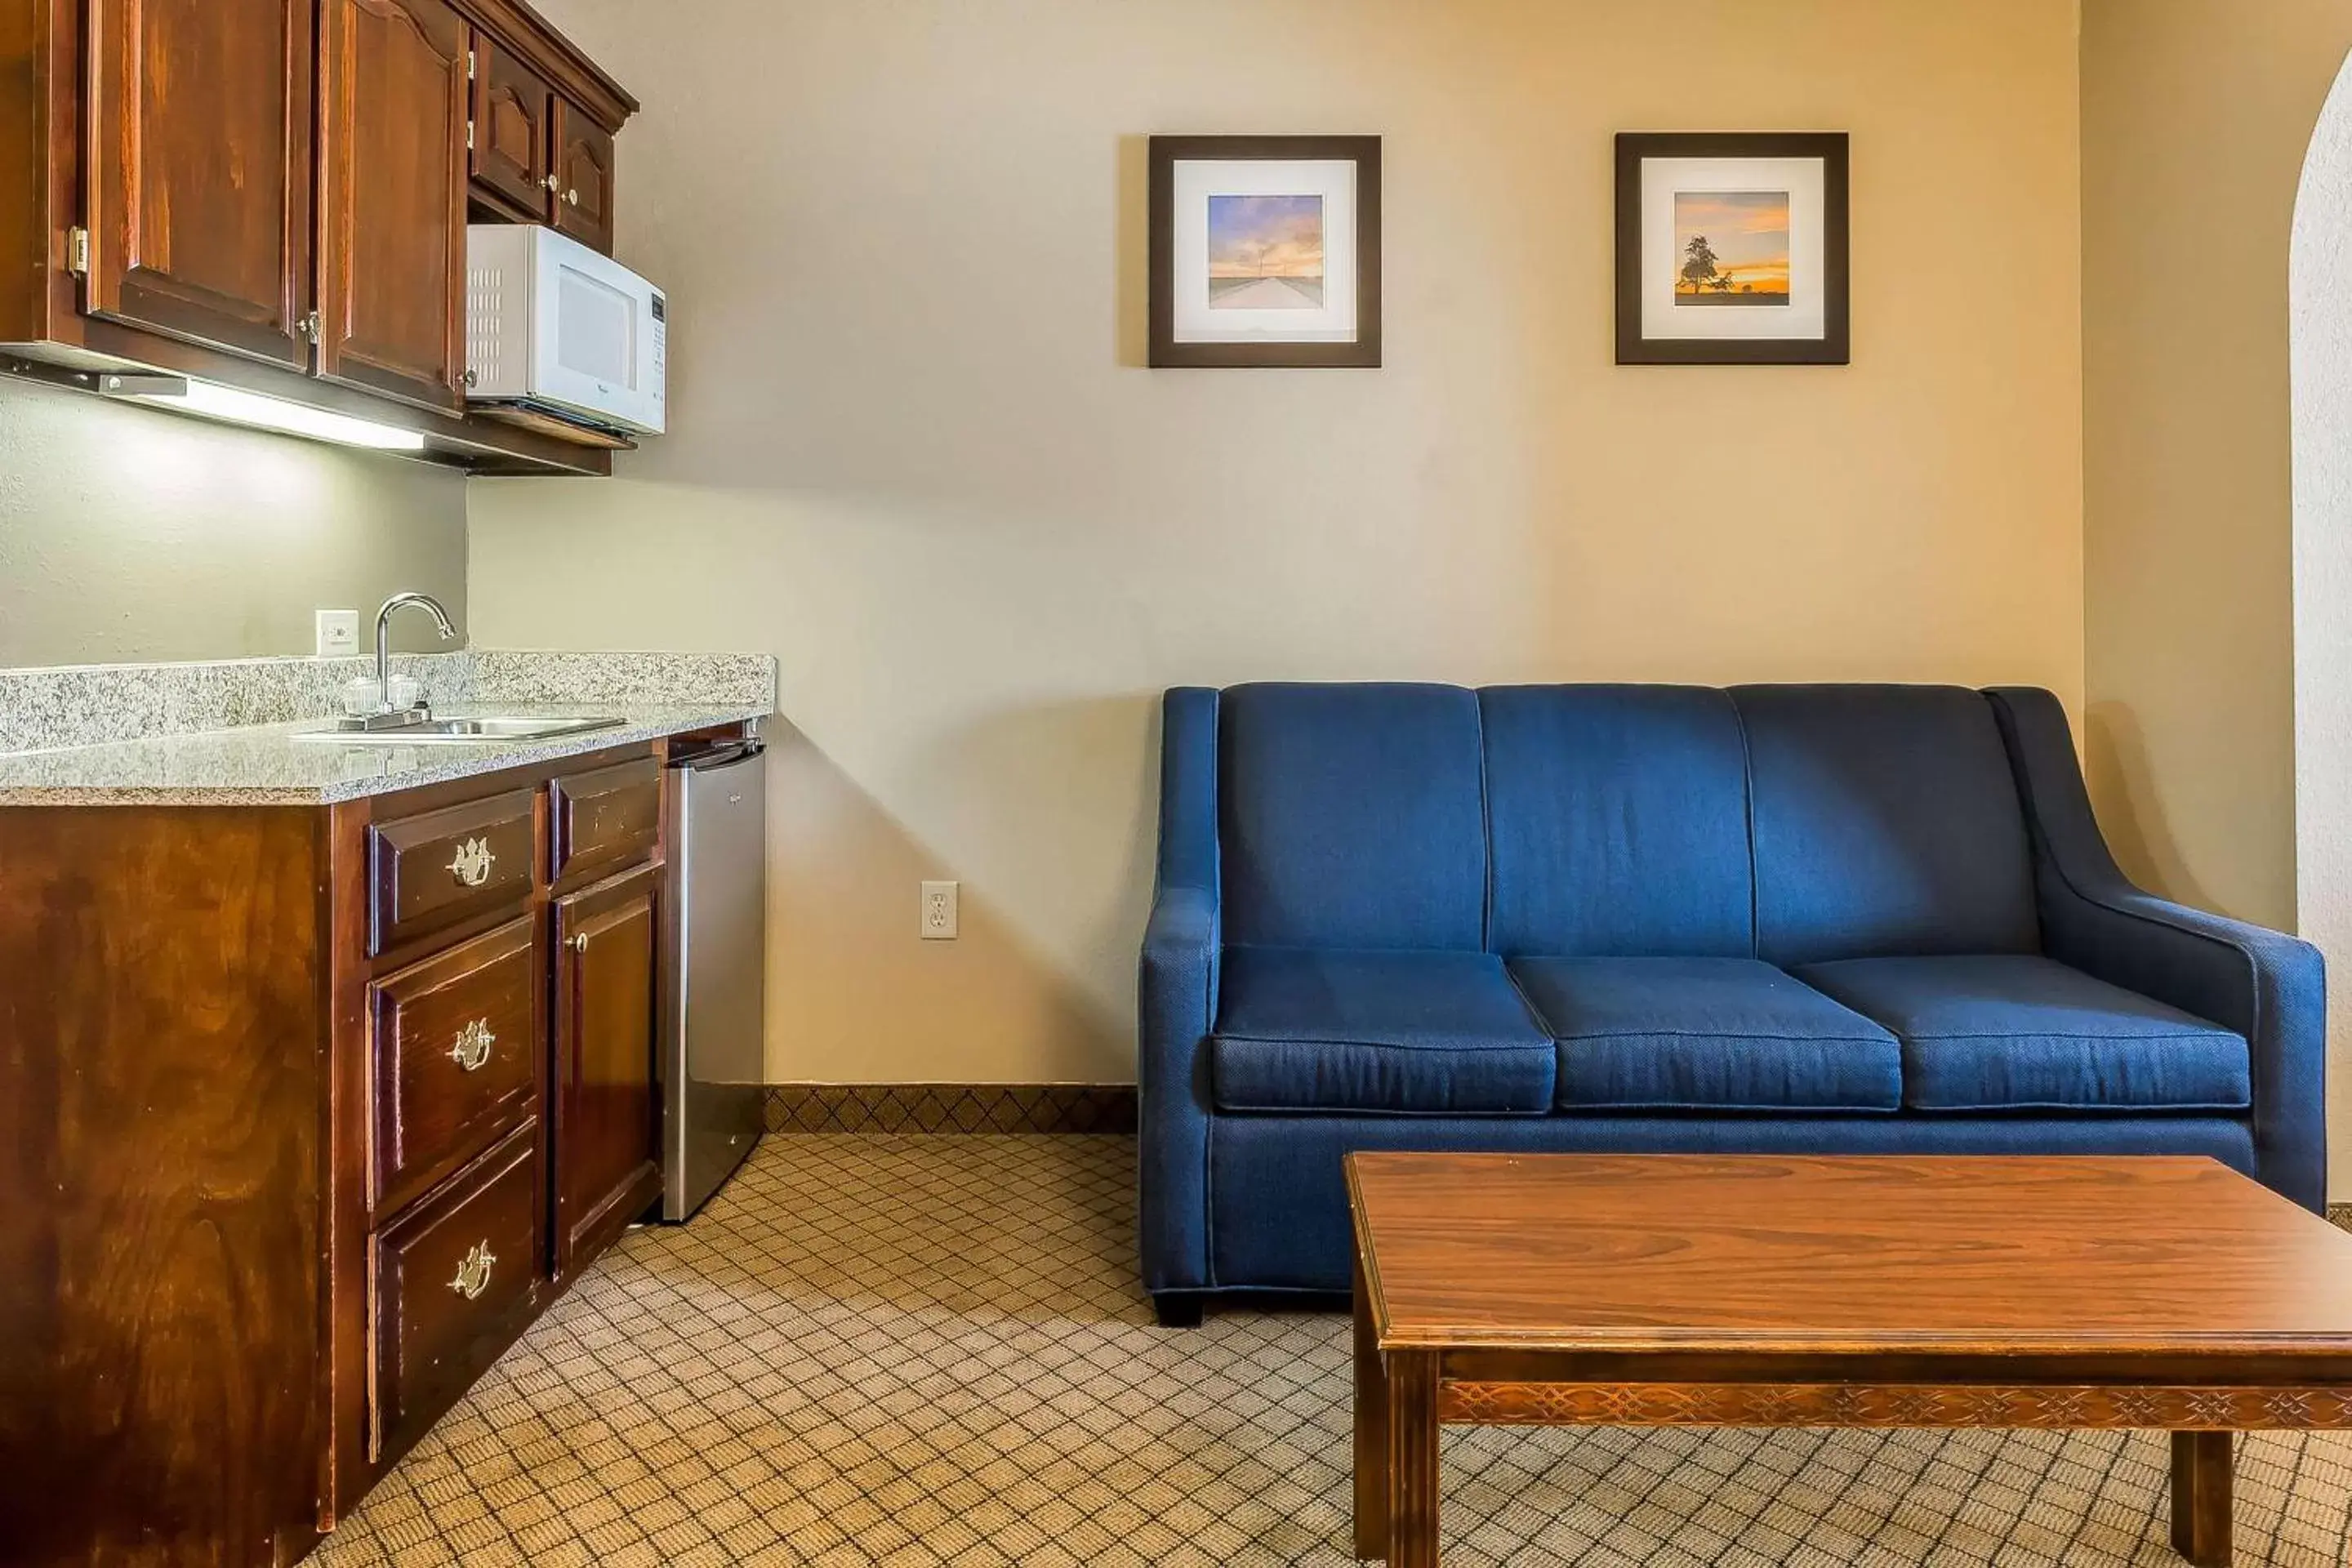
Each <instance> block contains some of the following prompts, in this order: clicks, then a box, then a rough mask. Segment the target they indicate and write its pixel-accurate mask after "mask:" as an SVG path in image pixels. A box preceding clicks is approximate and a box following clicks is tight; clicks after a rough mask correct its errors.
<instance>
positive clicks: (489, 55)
mask: <svg viewBox="0 0 2352 1568" xmlns="http://www.w3.org/2000/svg"><path fill="white" fill-rule="evenodd" d="M473 50H474V54H473V65H474V148H473V175H474V187H475V190H476V192H477V193H478V194H485V195H489V196H491V197H494V198H496V199H497V200H498V201H499V202H501V203H503V204H504V205H507V206H510V207H512V208H514V209H516V216H523V217H530V218H536V219H539V220H541V221H542V222H543V221H545V220H546V218H547V216H548V204H549V200H550V196H551V187H552V185H553V184H554V182H553V181H552V180H551V179H549V178H548V167H549V161H550V159H551V156H552V154H553V152H554V145H555V132H554V128H553V127H552V125H551V123H550V121H551V117H552V115H553V113H554V110H555V91H554V89H552V88H551V87H549V86H548V85H547V81H546V79H544V78H542V77H541V75H540V74H539V73H538V72H537V71H534V70H532V69H531V68H530V67H529V66H527V65H524V64H523V63H522V62H521V61H520V60H518V59H516V58H514V57H513V56H512V55H511V54H509V53H508V52H507V51H506V50H504V49H502V48H500V47H499V45H498V43H497V42H496V40H494V39H492V38H491V37H490V36H489V35H488V34H487V33H484V32H482V31H480V30H479V29H476V30H475V33H474V42H473Z"/></svg>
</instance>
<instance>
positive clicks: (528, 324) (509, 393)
mask: <svg viewBox="0 0 2352 1568" xmlns="http://www.w3.org/2000/svg"><path fill="white" fill-rule="evenodd" d="M668 314H669V312H668V309H667V305H666V304H665V302H664V301H663V299H662V291H661V290H660V289H656V288H655V287H654V286H653V285H652V284H650V283H648V282H646V280H645V279H642V278H640V277H638V276H637V275H636V274H635V273H634V272H632V271H630V270H629V269H628V268H625V267H624V266H622V265H621V264H620V263H619V262H617V261H614V259H613V258H611V257H609V256H605V255H603V254H601V253H599V252H597V251H593V250H591V249H589V248H588V247H586V246H584V245H582V244H581V243H580V242H579V241H577V240H574V239H569V238H566V237H564V236H562V235H560V234H558V233H556V232H555V231H554V230H553V229H551V228H546V227H542V226H540V225H538V224H527V223H478V224H472V225H469V226H467V230H466V396H467V401H469V402H474V403H504V404H512V405H518V406H520V407H523V408H529V409H533V410H536V411H539V412H541V413H547V414H552V415H554V416H557V417H559V418H565V419H572V420H575V421H579V422H583V423H585V424H589V425H594V426H603V427H604V428H607V429H613V430H619V431H623V432H625V433H626V434H629V435H640V436H658V435H660V434H661V433H662V429H663V427H664V426H665V425H666V424H667V417H668V406H669V398H668V393H667V389H666V387H665V385H664V376H665V362H666V361H667V358H668V343H667V337H668V332H669V328H668Z"/></svg>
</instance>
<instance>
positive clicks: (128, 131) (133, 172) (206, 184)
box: [87, 0, 315, 368]
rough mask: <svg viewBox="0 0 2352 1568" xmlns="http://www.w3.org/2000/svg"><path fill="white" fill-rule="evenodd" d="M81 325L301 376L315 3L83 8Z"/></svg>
mask: <svg viewBox="0 0 2352 1568" xmlns="http://www.w3.org/2000/svg"><path fill="white" fill-rule="evenodd" d="M89 9H90V48H89V56H88V80H87V87H88V91H89V120H88V124H89V160H88V165H87V166H88V180H89V189H88V194H87V200H88V211H89V236H90V255H89V293H88V297H87V303H88V306H89V310H90V312H91V313H92V314H94V315H100V316H106V317H110V318H112V319H113V320H116V321H127V322H129V323H131V325H133V326H139V327H145V328H148V329H150V330H151V331H159V332H164V333H168V334H170V335H171V336H173V337H175V338H184V339H187V340H189V341H191V342H199V343H205V344H209V345H211V346H213V347H215V348H222V349H228V350H231V351H233V352H235V353H241V354H249V355H252V356H254V357H256V358H259V359H265V360H271V361H275V362H277V363H282V364H290V365H299V366H302V367H304V368H308V366H309V364H310V344H309V343H308V342H305V341H304V338H303V333H302V328H301V321H302V317H303V316H304V315H305V314H306V313H307V312H308V311H309V310H310V178H311V174H310V66H311V58H312V55H313V52H314V48H315V43H314V40H313V38H312V36H311V26H312V21H313V14H314V9H315V0H91V4H90V8H89Z"/></svg>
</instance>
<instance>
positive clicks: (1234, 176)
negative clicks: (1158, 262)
mask: <svg viewBox="0 0 2352 1568" xmlns="http://www.w3.org/2000/svg"><path fill="white" fill-rule="evenodd" d="M1173 174H1174V179H1173V181H1172V184H1173V187H1174V191H1175V198H1174V200H1175V209H1176V210H1175V213H1174V218H1175V222H1174V225H1173V227H1174V230H1175V233H1174V237H1173V240H1172V243H1173V244H1174V246H1175V247H1176V267H1175V293H1176V299H1175V305H1176V310H1175V339H1176V341H1177V342H1180V343H1249V342H1286V343H1352V342H1355V341H1356V163H1355V160H1354V159H1352V158H1302V159H1292V158H1198V159H1195V158H1179V159H1177V160H1176V162H1175V166H1174V170H1173ZM1211 196H1321V197H1322V198H1323V305H1322V308H1321V309H1320V310H1212V309H1210V307H1209V198H1210V197H1211Z"/></svg>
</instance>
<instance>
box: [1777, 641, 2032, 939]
mask: <svg viewBox="0 0 2352 1568" xmlns="http://www.w3.org/2000/svg"><path fill="white" fill-rule="evenodd" d="M1731 696H1732V700H1733V701H1734V702H1735V703H1736V704H1737V705H1738V710H1739V715H1740V719H1741V721H1742V723H1743V724H1744V726H1745V728H1746V731H1747V736H1748V773H1749V792H1750V804H1751V809H1752V812H1753V821H1754V835H1755V857H1756V939H1757V956H1759V957H1760V958H1763V959H1766V960H1768V961H1769V962H1771V963H1782V964H1787V963H1816V962H1820V961H1822V960H1825V959H1833V958H1871V957H1877V956H1881V955H1885V954H1895V953H1956V952H1974V953H1997V952H2035V951H2038V949H2039V947H2040V930H2039V925H2038V922H2037V921H2036V918H2035V915H2034V906H2033V873H2032V852H2031V849H2030V847H2029V845H2028V843H2027V839H2026V831H2025V818H2024V814H2023V811H2022V809H2021V806H2020V805H2019V803H2018V797H2017V785H2016V782H2015V780H2014V778H2013V777H2012V775H2011V772H2010V765H2009V752H2008V749H2007V748H2006V747H2005V746H2003V745H2002V743H2001V739H2000V729H1999V727H1998V726H1997V725H1996V723H1995V721H1994V720H1993V715H1992V707H1991V704H1990V703H1989V702H1987V701H1986V700H1985V699H1984V698H1983V697H1982V696H1981V695H1979V693H1977V692H1974V691H1969V690H1967V689H1962V688H1959V687H1944V686H1743V687H1736V688H1734V689H1733V690H1732V693H1731Z"/></svg>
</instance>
